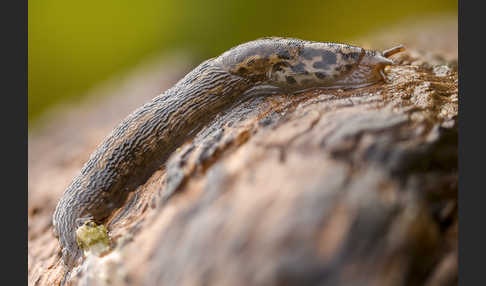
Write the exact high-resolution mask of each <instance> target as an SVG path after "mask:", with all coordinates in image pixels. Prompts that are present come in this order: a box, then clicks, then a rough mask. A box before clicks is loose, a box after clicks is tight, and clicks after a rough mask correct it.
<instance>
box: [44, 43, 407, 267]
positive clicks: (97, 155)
mask: <svg viewBox="0 0 486 286" xmlns="http://www.w3.org/2000/svg"><path fill="white" fill-rule="evenodd" d="M402 50H403V47H402V46H398V47H395V48H392V49H389V50H387V51H384V52H382V53H380V52H377V51H372V50H365V49H363V48H360V47H355V46H349V45H345V44H336V43H321V42H312V41H304V40H299V39H289V38H275V37H272V38H262V39H258V40H255V41H251V42H247V43H244V44H241V45H239V46H236V47H234V48H232V49H230V50H228V51H226V52H224V53H223V54H221V55H220V56H219V57H216V58H212V59H209V60H207V61H205V62H203V63H201V64H200V65H199V66H198V67H196V68H194V70H192V71H191V72H189V73H188V74H187V75H186V76H185V77H184V78H182V79H181V80H180V81H179V82H177V83H176V84H175V85H174V86H173V87H171V88H170V89H168V90H167V91H165V92H164V93H162V94H160V95H159V96H157V97H155V98H153V99H152V100H151V101H150V102H148V103H146V104H145V105H143V106H141V107H140V108H138V109H136V110H135V111H134V112H133V113H131V114H130V115H129V116H128V117H127V118H126V119H125V120H123V121H122V122H121V123H120V124H119V125H118V126H117V127H116V128H115V129H114V130H113V131H112V132H111V134H109V135H108V136H107V137H106V138H105V139H104V141H103V142H102V143H101V144H100V145H99V146H98V147H97V149H96V150H95V152H94V153H93V154H92V155H91V157H90V158H89V160H88V161H87V162H86V164H85V165H84V166H83V168H82V169H81V172H80V174H79V175H78V176H76V177H75V178H74V179H73V181H72V183H71V184H70V185H69V186H68V187H67V189H66V190H65V191H64V194H63V196H62V198H61V199H60V201H59V203H58V204H57V206H56V210H55V212H54V215H53V218H52V223H53V226H54V230H55V233H56V236H57V237H58V238H59V242H60V246H61V253H62V260H63V264H64V266H65V268H67V269H71V268H72V267H73V266H74V265H75V264H76V263H77V262H78V260H79V259H80V258H81V250H80V249H79V248H78V245H77V243H76V229H77V228H78V227H79V226H81V225H83V223H84V222H86V221H94V222H97V223H102V222H103V221H104V220H105V219H106V218H107V217H108V216H109V215H110V214H111V213H112V212H113V211H114V210H115V209H117V208H119V207H121V205H122V204H123V202H124V201H125V200H126V198H127V196H128V194H129V193H130V192H132V191H134V190H135V189H136V188H137V186H139V185H141V184H143V183H145V182H146V180H147V179H148V178H149V177H150V176H151V175H152V173H153V172H154V171H155V170H157V169H158V168H160V166H162V165H163V164H164V163H165V162H166V160H167V159H168V157H169V155H170V154H171V153H172V152H174V150H176V149H177V147H178V146H180V145H182V144H183V143H184V142H185V141H186V140H188V139H189V138H190V137H191V136H192V135H193V134H195V133H196V132H197V131H199V130H200V129H201V128H202V127H203V126H204V125H205V124H208V123H209V122H210V120H211V119H212V118H214V116H216V115H217V114H218V113H219V112H221V111H223V110H225V109H227V108H230V107H231V105H232V103H234V102H235V101H236V100H237V99H238V98H240V97H242V96H244V95H246V96H257V95H262V94H272V93H274V92H280V93H289V94H293V93H298V92H302V91H305V90H308V89H315V88H345V89H348V88H358V87H364V86H368V85H372V84H375V83H378V82H381V81H383V80H384V74H383V69H384V68H385V66H387V65H392V64H393V61H392V60H390V59H388V58H389V57H390V56H391V55H393V54H395V53H398V52H401V51H402Z"/></svg>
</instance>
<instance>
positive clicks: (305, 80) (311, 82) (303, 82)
mask: <svg viewBox="0 0 486 286" xmlns="http://www.w3.org/2000/svg"><path fill="white" fill-rule="evenodd" d="M300 83H301V84H302V85H303V86H311V85H313V83H315V81H313V80H310V79H307V78H305V79H303V80H302V81H301V82H300Z"/></svg>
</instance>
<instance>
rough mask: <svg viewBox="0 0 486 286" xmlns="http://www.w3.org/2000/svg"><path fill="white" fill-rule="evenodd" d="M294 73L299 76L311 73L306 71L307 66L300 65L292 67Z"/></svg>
mask: <svg viewBox="0 0 486 286" xmlns="http://www.w3.org/2000/svg"><path fill="white" fill-rule="evenodd" d="M290 68H291V69H292V71H293V72H295V73H298V74H308V73H309V72H308V71H307V70H306V69H305V64H303V63H299V64H296V65H295V66H290Z"/></svg>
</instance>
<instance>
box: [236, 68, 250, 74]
mask: <svg viewBox="0 0 486 286" xmlns="http://www.w3.org/2000/svg"><path fill="white" fill-rule="evenodd" d="M238 73H239V74H247V73H248V70H247V69H246V68H244V67H240V68H239V69H238Z"/></svg>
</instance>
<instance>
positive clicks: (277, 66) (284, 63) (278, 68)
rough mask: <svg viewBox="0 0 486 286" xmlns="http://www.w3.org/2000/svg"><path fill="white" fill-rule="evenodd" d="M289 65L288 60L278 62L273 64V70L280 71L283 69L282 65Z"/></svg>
mask: <svg viewBox="0 0 486 286" xmlns="http://www.w3.org/2000/svg"><path fill="white" fill-rule="evenodd" d="M287 66H289V64H288V63H287V62H278V63H276V64H274V65H273V67H272V72H279V71H282V70H283V69H282V67H287Z"/></svg>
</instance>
